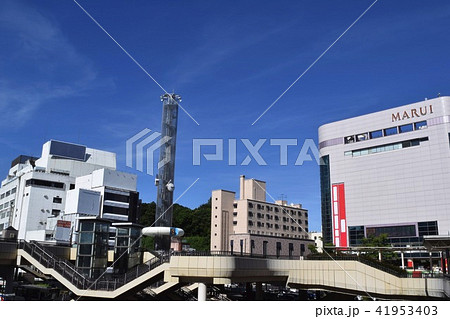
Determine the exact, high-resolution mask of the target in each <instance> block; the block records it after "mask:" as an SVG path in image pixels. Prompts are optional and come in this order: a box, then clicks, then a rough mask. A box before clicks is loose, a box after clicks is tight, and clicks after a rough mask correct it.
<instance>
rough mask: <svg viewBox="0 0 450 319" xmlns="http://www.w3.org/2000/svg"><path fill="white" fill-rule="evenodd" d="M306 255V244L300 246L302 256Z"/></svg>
mask: <svg viewBox="0 0 450 319" xmlns="http://www.w3.org/2000/svg"><path fill="white" fill-rule="evenodd" d="M304 254H305V244H300V256H303V255H304Z"/></svg>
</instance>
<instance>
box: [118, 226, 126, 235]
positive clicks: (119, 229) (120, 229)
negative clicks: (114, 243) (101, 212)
mask: <svg viewBox="0 0 450 319" xmlns="http://www.w3.org/2000/svg"><path fill="white" fill-rule="evenodd" d="M117 234H118V235H119V236H123V235H125V236H128V229H127V228H117Z"/></svg>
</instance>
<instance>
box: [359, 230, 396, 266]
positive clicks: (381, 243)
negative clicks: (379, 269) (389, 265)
mask: <svg viewBox="0 0 450 319" xmlns="http://www.w3.org/2000/svg"><path fill="white" fill-rule="evenodd" d="M362 246H363V247H390V246H391V244H390V243H389V238H388V235H387V234H381V235H379V236H369V237H364V238H363V239H362ZM366 256H367V257H371V258H373V259H378V251H372V252H369V253H367V254H366ZM381 258H382V260H396V259H398V256H397V254H396V253H395V252H393V251H387V250H384V249H383V250H381Z"/></svg>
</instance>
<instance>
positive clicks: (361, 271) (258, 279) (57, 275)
mask: <svg viewBox="0 0 450 319" xmlns="http://www.w3.org/2000/svg"><path fill="white" fill-rule="evenodd" d="M16 251H17V253H16V258H17V264H16V265H22V264H25V263H29V264H31V265H33V266H34V268H35V269H37V270H38V271H40V272H41V273H43V274H44V275H47V276H51V277H53V278H54V279H56V280H57V281H58V282H60V283H61V284H62V285H64V286H65V287H66V288H67V289H68V290H70V291H71V292H72V293H73V294H75V295H76V296H78V297H81V298H85V299H90V298H99V299H117V298H124V297H126V296H127V295H129V294H133V293H135V292H137V291H140V290H142V289H144V288H146V287H148V286H150V285H151V284H152V283H155V282H161V281H162V282H164V284H163V285H160V286H159V287H158V288H155V289H152V290H151V291H152V294H154V295H157V294H160V293H163V292H165V291H168V290H174V289H178V288H180V287H183V286H188V285H190V284H192V283H197V284H199V285H198V286H199V294H201V293H202V294H203V293H206V291H205V290H204V289H200V288H201V287H204V285H207V284H212V285H218V284H229V283H256V284H257V285H258V284H261V283H271V282H278V283H284V284H286V285H288V286H289V287H291V288H299V289H324V290H329V291H335V292H341V293H349V294H358V295H368V296H371V297H376V298H381V299H417V298H423V297H429V298H437V299H450V280H449V278H448V277H441V278H407V277H405V275H404V273H403V274H402V273H401V272H399V271H398V270H395V269H390V268H385V267H383V266H382V265H381V264H380V263H378V262H376V261H369V260H364V259H361V258H359V257H356V256H355V257H339V259H340V260H336V258H338V257H335V260H309V259H308V260H293V259H276V258H262V256H243V255H230V253H229V252H223V253H220V252H212V253H204V254H202V253H195V254H192V253H191V254H183V253H174V254H172V255H171V256H159V257H155V258H153V259H151V260H149V261H147V262H145V263H143V264H141V265H138V266H137V267H135V268H132V269H130V270H129V271H128V272H127V273H126V274H123V275H122V276H121V277H119V278H114V279H107V278H106V277H105V278H100V279H98V280H92V279H89V278H86V277H85V276H84V275H83V274H82V273H80V272H79V271H78V270H77V269H76V267H75V266H74V265H73V264H72V263H70V262H69V261H68V260H64V259H61V258H58V257H57V256H55V255H53V254H52V253H51V252H49V251H48V250H46V248H45V247H44V246H41V245H40V244H38V243H35V242H26V241H20V242H19V243H18V246H17V250H16ZM146 290H147V291H148V290H149V289H146ZM199 299H201V298H199Z"/></svg>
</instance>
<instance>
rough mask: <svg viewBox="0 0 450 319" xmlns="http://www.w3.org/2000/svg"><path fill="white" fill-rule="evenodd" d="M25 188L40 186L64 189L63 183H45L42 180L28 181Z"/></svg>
mask: <svg viewBox="0 0 450 319" xmlns="http://www.w3.org/2000/svg"><path fill="white" fill-rule="evenodd" d="M25 186H27V187H28V186H40V187H49V188H59V189H64V183H60V182H52V181H45V180H42V179H34V178H33V179H29V180H27V181H26V182H25Z"/></svg>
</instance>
